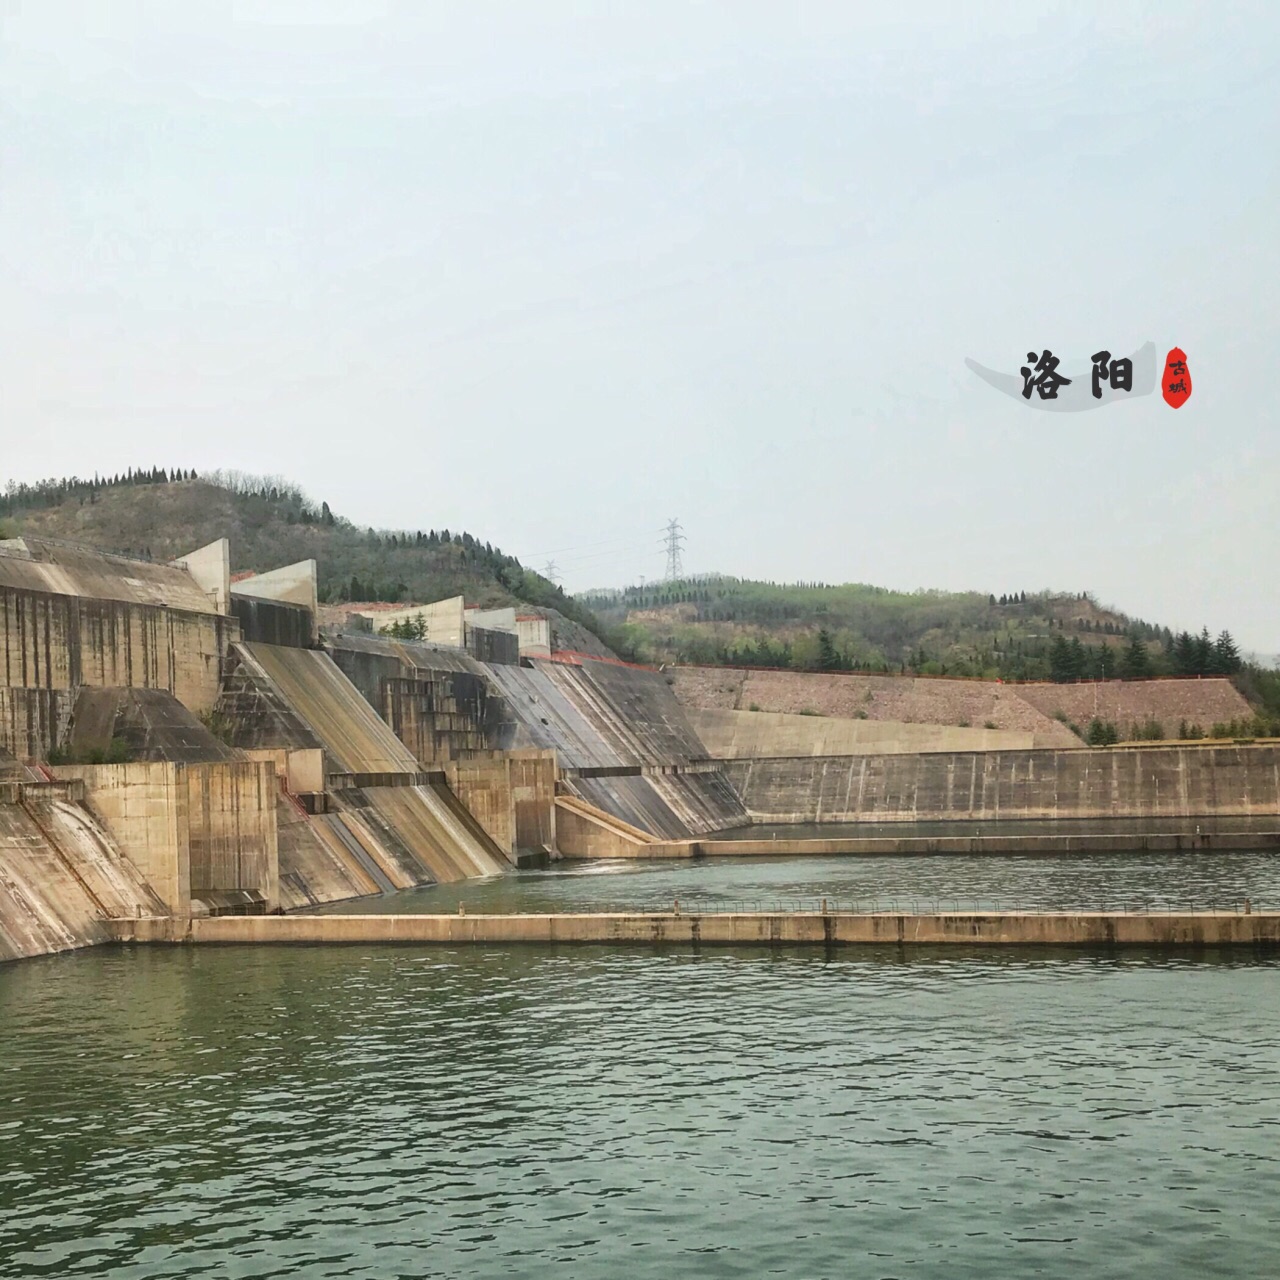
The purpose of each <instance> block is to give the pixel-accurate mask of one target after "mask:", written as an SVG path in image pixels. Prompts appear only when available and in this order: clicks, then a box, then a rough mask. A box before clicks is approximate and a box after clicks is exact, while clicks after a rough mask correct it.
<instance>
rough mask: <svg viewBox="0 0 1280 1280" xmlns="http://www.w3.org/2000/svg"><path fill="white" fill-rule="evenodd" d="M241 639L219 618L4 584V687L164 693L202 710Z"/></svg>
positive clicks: (0, 632) (0, 602)
mask: <svg viewBox="0 0 1280 1280" xmlns="http://www.w3.org/2000/svg"><path fill="white" fill-rule="evenodd" d="M237 634H238V627H237V624H236V622H235V620H234V619H233V618H225V617H221V616H219V615H217V614H210V613H187V612H184V611H183V610H180V609H173V608H161V607H158V606H151V605H144V604H135V603H129V602H126V601H122V600H90V599H83V598H81V597H78V596H71V595H52V594H48V595H46V594H43V593H39V592H34V591H25V590H21V589H17V588H12V587H4V586H0V685H8V686H15V687H23V688H28V689H73V688H75V687H76V686H77V685H93V686H95V687H100V688H101V687H107V688H110V687H134V688H142V689H164V690H167V691H168V692H169V693H172V694H173V695H174V697H176V698H177V699H178V701H179V702H181V703H182V704H183V706H185V707H187V708H188V709H189V710H191V711H195V712H197V713H198V712H201V711H207V710H209V709H210V708H211V707H212V706H213V704H214V702H215V701H216V700H217V697H218V687H219V681H220V679H221V675H222V660H223V658H225V657H226V655H227V653H228V651H229V648H230V645H231V643H232V641H234V640H235V638H236V636H237Z"/></svg>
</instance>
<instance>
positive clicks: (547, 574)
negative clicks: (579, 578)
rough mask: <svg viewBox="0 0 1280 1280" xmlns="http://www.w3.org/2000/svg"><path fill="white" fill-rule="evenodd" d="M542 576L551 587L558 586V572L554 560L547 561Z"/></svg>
mask: <svg viewBox="0 0 1280 1280" xmlns="http://www.w3.org/2000/svg"><path fill="white" fill-rule="evenodd" d="M542 576H543V577H544V578H546V580H547V581H548V582H549V583H551V585H552V586H553V587H558V586H559V585H560V570H559V569H558V568H557V567H556V562H555V561H554V560H548V561H547V567H546V568H545V569H543V571H542Z"/></svg>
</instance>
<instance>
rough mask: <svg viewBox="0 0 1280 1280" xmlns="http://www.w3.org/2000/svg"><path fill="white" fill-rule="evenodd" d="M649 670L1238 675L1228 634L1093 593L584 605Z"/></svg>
mask: <svg viewBox="0 0 1280 1280" xmlns="http://www.w3.org/2000/svg"><path fill="white" fill-rule="evenodd" d="M578 600H579V602H580V603H582V604H583V605H585V606H586V607H587V608H589V609H591V610H592V612H593V613H595V614H596V615H597V616H598V617H599V618H600V619H601V620H602V621H603V622H604V623H605V624H606V625H607V626H609V627H610V628H611V631H612V634H614V635H615V638H616V641H617V642H618V643H620V644H622V645H623V646H624V647H627V648H629V649H630V650H631V651H632V652H634V653H636V654H638V655H639V656H640V657H642V658H644V659H646V660H648V661H656V662H679V663H704V664H710V665H721V664H725V665H743V666H761V667H789V668H795V669H800V670H828V671H831V670H835V671H839V670H861V671H896V672H914V673H916V674H920V675H955V676H979V677H986V678H988V679H996V678H1003V679H1030V680H1045V679H1054V680H1064V681H1065V680H1077V679H1089V678H1109V677H1112V676H1120V675H1124V676H1133V677H1140V676H1148V675H1205V674H1225V675H1230V674H1235V673H1236V672H1237V671H1238V670H1239V668H1240V665H1241V663H1240V656H1239V654H1238V652H1237V651H1236V646H1235V642H1234V641H1233V640H1232V638H1231V636H1230V635H1228V634H1227V633H1225V632H1222V633H1219V634H1218V635H1216V636H1211V635H1210V634H1209V633H1208V632H1207V631H1205V632H1202V633H1201V634H1200V635H1198V636H1191V635H1187V634H1183V635H1180V636H1178V635H1174V634H1173V632H1172V631H1170V630H1169V628H1167V627H1161V626H1158V625H1155V624H1153V623H1148V622H1144V621H1142V620H1141V619H1137V618H1131V617H1129V616H1127V615H1126V614H1123V613H1120V612H1118V611H1117V610H1115V609H1109V608H1104V607H1102V606H1100V605H1099V604H1098V602H1097V601H1096V600H1095V599H1094V598H1093V597H1092V596H1091V595H1089V594H1088V593H1084V592H1082V593H1073V594H1059V593H1054V592H1047V591H1039V592H1029V591H1025V590H1021V589H1019V590H1016V591H1005V592H1000V593H989V594H981V593H978V592H961V593H952V592H944V591H914V592H902V591H891V590H888V589H886V588H883V587H872V586H866V585H863V584H846V585H843V586H830V585H827V584H824V583H794V584H779V583H773V582H755V581H750V580H746V579H740V578H729V577H713V578H706V579H695V580H690V581H684V582H668V583H659V584H650V585H649V586H646V587H630V588H627V589H626V590H622V591H593V592H587V593H584V594H583V595H580V596H579V597H578Z"/></svg>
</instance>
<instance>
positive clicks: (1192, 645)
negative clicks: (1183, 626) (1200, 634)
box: [1172, 631, 1196, 676]
mask: <svg viewBox="0 0 1280 1280" xmlns="http://www.w3.org/2000/svg"><path fill="white" fill-rule="evenodd" d="M1172 656H1173V669H1174V671H1175V672H1176V673H1177V674H1178V675H1180V676H1193V675H1195V673H1196V642H1195V640H1193V639H1192V637H1191V632H1189V631H1179V632H1178V634H1177V635H1176V636H1175V637H1174V639H1173V655H1172Z"/></svg>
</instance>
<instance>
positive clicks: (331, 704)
mask: <svg viewBox="0 0 1280 1280" xmlns="http://www.w3.org/2000/svg"><path fill="white" fill-rule="evenodd" d="M229 566H230V551H229V546H228V544H227V543H226V542H225V540H224V541H221V542H218V543H214V544H212V545H210V546H208V547H204V548H201V549H200V550H198V551H195V552H193V553H191V554H190V555H188V556H185V557H183V558H182V559H181V560H179V561H176V562H174V563H172V564H156V563H152V562H149V561H142V560H136V559H132V558H129V557H124V556H115V555H110V554H107V553H102V552H97V551H91V550H88V549H86V548H83V547H70V546H66V545H64V544H58V543H51V542H41V541H38V540H34V539H12V540H9V541H7V542H0V960H3V959H13V958H17V957H21V956H27V955H35V954H41V953H44V952H51V951H59V950H66V949H69V948H72V947H78V946H87V945H91V944H94V943H98V942H105V941H110V940H111V939H113V938H118V937H121V936H126V933H125V932H124V926H123V925H122V924H121V923H120V922H122V921H132V922H134V924H132V925H131V926H129V929H130V930H131V932H129V933H128V936H133V937H143V936H154V937H160V936H172V937H195V936H199V933H200V928H202V927H203V926H196V925H195V923H194V922H198V921H214V920H222V919H233V918H256V917H270V916H276V915H279V914H280V913H292V912H296V911H299V910H304V909H306V908H309V907H316V906H321V905H324V904H329V903H334V902H341V901H343V900H347V899H355V898H367V897H373V896H375V895H389V894H394V893H396V892H397V891H400V890H404V889H409V888H413V887H416V886H421V885H429V884H447V883H450V882H457V881H461V880H466V879H470V878H475V877H493V876H501V875H504V874H506V873H507V872H509V871H511V870H512V869H513V868H515V867H517V866H521V865H545V864H546V863H547V862H549V861H552V860H555V859H558V858H561V857H570V858H573V857H577V858H617V857H631V858H635V857H639V858H645V857H650V858H652V857H693V856H709V855H710V854H713V853H714V854H718V855H723V854H726V853H728V854H733V853H741V854H758V853H761V852H763V851H764V849H763V848H762V847H761V842H760V841H759V840H751V839H743V838H742V837H743V836H749V834H750V833H749V831H745V830H744V829H747V828H750V827H751V826H752V824H760V823H806V824H811V823H832V822H841V823H866V822H874V823H882V822H886V821H888V822H896V823H900V824H902V827H903V840H904V841H907V840H910V839H912V838H913V833H912V832H911V830H910V828H911V825H912V824H916V823H920V822H925V821H938V822H966V823H967V822H970V821H973V820H980V821H982V822H983V823H987V824H998V823H1000V822H1001V821H1003V820H1005V819H1010V818H1018V819H1023V820H1027V819H1035V820H1038V819H1063V818H1070V819H1073V820H1087V821H1089V822H1091V823H1093V824H1095V825H1096V826H1097V829H1098V830H1104V829H1106V825H1107V824H1108V823H1112V822H1114V821H1116V820H1118V819H1124V820H1126V821H1139V822H1141V821H1145V820H1152V821H1154V820H1156V819H1160V820H1165V821H1167V820H1177V821H1183V822H1187V823H1189V824H1190V825H1189V826H1188V830H1190V827H1191V826H1192V825H1195V823H1194V820H1195V819H1197V818H1199V819H1201V820H1204V821H1208V820H1211V819H1214V818H1222V817H1232V818H1248V819H1249V820H1251V821H1254V822H1259V823H1261V824H1262V827H1261V828H1258V831H1259V832H1261V835H1260V836H1259V838H1262V836H1263V835H1265V834H1266V831H1268V830H1274V829H1275V827H1276V824H1275V823H1271V826H1270V827H1268V826H1267V824H1268V823H1269V822H1270V821H1271V819H1273V818H1275V817H1276V816H1277V815H1278V814H1280V757H1278V755H1277V748H1276V747H1275V746H1273V745H1267V744H1254V745H1248V746H1246V745H1240V746H1230V747H1228V746H1205V747H1186V748H1160V747H1150V748H1142V749H1127V748H1126V749H1114V748H1113V749H1099V750H1090V749H1086V748H1074V749H1065V748H1063V747H1061V746H1059V745H1058V739H1057V737H1056V736H1055V735H1056V731H1057V730H1060V729H1061V725H1059V724H1058V723H1057V722H1056V721H1053V720H1051V719H1050V718H1049V717H1048V716H1046V715H1045V713H1044V711H1043V710H1040V709H1034V708H1031V706H1030V703H1026V704H1025V705H1026V707H1027V710H1026V712H1025V713H1024V712H1021V711H1017V712H1016V714H1015V709H1014V708H1013V704H1012V703H1008V696H1007V695H1005V694H994V695H993V694H991V693H990V691H984V690H981V689H978V690H970V691H967V692H966V694H965V696H966V697H969V698H970V699H975V698H983V697H985V698H991V697H995V698H996V700H997V701H1000V699H1002V698H1003V699H1004V703H1008V709H1007V711H1006V713H1005V719H1006V720H1008V721H1010V723H1008V724H1007V725H1006V727H1004V728H1001V729H998V730H988V729H983V730H966V729H963V728H957V727H955V726H949V727H948V726H945V725H936V724H935V725H929V724H923V723H920V722H918V721H916V722H910V723H908V722H905V721H903V722H896V725H895V722H889V721H878V722H876V723H875V725H874V727H869V722H868V721H867V720H864V719H858V718H855V717H852V716H849V717H846V718H842V717H840V716H838V715H833V716H825V717H824V716H816V715H806V716H800V715H797V714H788V713H787V712H775V713H773V714H772V715H765V714H761V716H760V718H759V719H758V720H757V719H753V716H755V715H756V713H753V712H749V711H743V710H739V709H737V708H734V707H729V708H719V709H717V708H715V707H711V708H707V709H705V710H700V709H699V708H697V707H692V708H691V707H689V706H688V705H686V704H687V703H688V702H689V701H690V698H689V695H688V688H687V687H686V689H685V690H684V694H683V702H682V700H681V699H680V698H678V697H677V693H680V692H681V683H682V681H683V683H684V684H685V685H686V686H688V684H689V681H688V678H687V677H684V676H681V675H680V674H679V673H668V672H659V671H653V670H650V669H647V668H642V667H636V666H631V665H628V664H625V663H621V662H618V661H617V660H616V659H609V658H605V657H602V656H595V657H588V656H583V655H579V654H567V653H555V652H550V653H549V656H548V652H549V651H548V650H547V648H546V645H545V643H541V642H540V643H538V644H537V645H536V647H531V648H530V649H529V650H528V651H526V652H522V651H521V650H520V647H519V643H518V638H517V636H516V635H515V634H514V633H512V634H507V633H503V632H490V633H485V632H484V631H483V628H479V627H477V628H475V632H476V638H477V643H475V644H473V645H469V644H460V645H448V644H429V643H425V642H417V641H404V640H395V639H391V638H388V637H385V636H381V635H374V634H371V633H370V632H368V631H364V630H359V629H354V628H351V629H349V628H347V627H344V626H336V627H328V628H324V629H322V628H321V627H320V625H319V622H318V618H319V609H318V602H317V590H316V566H315V563H314V562H312V561H307V562H303V563H302V564H297V565H288V566H284V567H283V568H280V569H274V570H270V571H267V572H264V573H258V574H253V575H250V576H248V577H243V578H240V579H238V580H236V581H234V582H233V581H232V578H231V574H230V568H229ZM458 608H459V609H460V608H461V606H460V605H459V606H458ZM486 620H487V619H486ZM534 630H536V629H534ZM481 655H483V656H481ZM739 675H740V673H738V674H735V673H728V675H727V676H726V677H725V678H726V679H727V680H729V682H730V684H732V682H733V681H734V680H735V679H738V678H739ZM715 678H717V677H714V676H706V675H705V674H703V675H700V676H699V679H700V680H702V681H703V684H706V682H707V681H708V680H713V679H715ZM824 679H826V678H824ZM756 685H758V686H759V687H762V688H763V687H773V685H776V686H777V687H778V688H783V687H788V688H789V687H790V686H785V682H784V683H779V682H778V681H774V682H773V685H769V683H768V682H767V681H766V682H764V684H761V682H760V680H757V681H756ZM752 687H756V686H752ZM738 692H740V690H739V691H738ZM837 692H840V697H841V698H844V699H845V701H849V700H850V699H854V700H856V699H857V698H861V699H862V700H863V701H865V698H866V693H865V692H863V693H861V694H858V693H857V691H855V690H852V689H851V690H848V691H841V690H840V689H839V688H838V687H837ZM872 692H873V696H874V697H881V698H882V700H884V701H885V703H886V705H893V706H896V707H899V708H901V709H905V710H911V708H915V711H913V714H917V713H921V712H920V708H921V707H923V706H924V705H925V703H922V702H921V701H920V700H921V698H926V700H927V698H931V697H932V696H933V695H932V694H928V695H926V694H924V693H922V692H920V691H918V690H917V691H915V692H914V693H913V692H912V691H911V690H903V691H900V692H901V693H902V695H903V696H899V694H898V693H896V692H893V691H892V690H890V691H888V692H886V691H885V690H882V689H879V687H878V686H877V688H876V689H875V690H873V691H872ZM891 694H892V697H891V696H890V695H891ZM736 696H737V694H735V697H736ZM787 696H788V697H791V698H792V699H793V701H794V699H795V697H797V696H799V697H804V698H808V697H809V696H810V694H809V693H807V692H806V693H803V694H801V695H795V694H794V693H793V694H788V695H787ZM1124 696H1126V697H1130V698H1131V699H1132V698H1139V699H1140V697H1141V691H1137V692H1130V693H1126V694H1125V695H1124ZM1214 696H1216V697H1219V698H1220V699H1221V697H1222V696H1223V695H1222V694H1221V691H1216V692H1215V695H1214ZM904 697H905V698H906V701H904V700H903V698H904ZM912 698H914V699H915V702H911V699H912ZM895 699H896V701H895ZM1004 703H1002V704H1001V705H1004ZM851 705H852V704H851ZM836 709H839V708H836ZM1018 717H1021V719H1022V723H1018V724H1014V723H1012V721H1013V720H1015V719H1018ZM1045 721H1048V722H1049V724H1050V726H1052V730H1046V729H1045V725H1044V722H1045ZM1046 738H1047V739H1051V740H1052V741H1051V742H1048V743H1046V741H1045V740H1046ZM723 832H736V833H737V835H736V836H735V837H734V838H728V839H727V838H724V837H722V836H721V835H720V833H723ZM1255 834H1256V832H1255ZM765 847H766V848H767V847H768V846H765ZM772 847H773V849H775V850H776V847H777V846H776V844H774V845H773V846H772ZM907 847H908V846H907V845H906V844H904V845H903V848H904V849H905V848H907ZM1179 847H1180V846H1179ZM1268 847H1270V846H1268ZM840 848H843V849H844V850H845V851H849V850H848V848H847V847H845V846H840ZM815 851H816V850H815ZM823 851H832V852H834V851H837V850H836V848H834V847H833V848H832V849H830V850H823ZM867 851H870V850H869V849H868V850H867ZM369 919H373V917H369ZM145 921H166V922H168V923H167V924H166V925H165V926H164V927H163V928H160V927H158V926H154V927H153V926H149V925H143V924H140V923H138V922H145ZM264 927H268V926H266V925H265V924H264ZM225 928H232V926H225ZM855 932H856V931H855ZM208 936H215V935H212V934H211V935H208Z"/></svg>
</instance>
